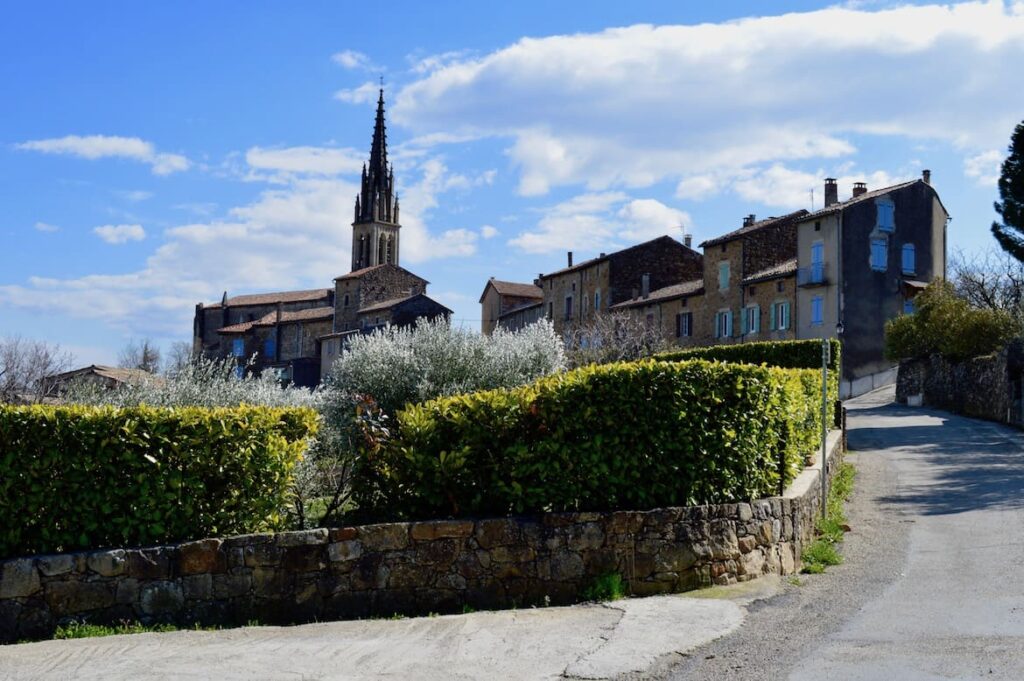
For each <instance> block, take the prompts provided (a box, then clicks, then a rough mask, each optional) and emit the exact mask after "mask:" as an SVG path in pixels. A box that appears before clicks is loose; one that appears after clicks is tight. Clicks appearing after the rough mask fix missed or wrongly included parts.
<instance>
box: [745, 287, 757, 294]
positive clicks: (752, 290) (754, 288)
mask: <svg viewBox="0 0 1024 681" xmlns="http://www.w3.org/2000/svg"><path fill="white" fill-rule="evenodd" d="M747 292H748V293H749V294H750V295H754V294H756V293H757V287H756V286H751V287H750V288H749V289H747Z"/></svg>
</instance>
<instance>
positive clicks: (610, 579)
mask: <svg viewBox="0 0 1024 681" xmlns="http://www.w3.org/2000/svg"><path fill="white" fill-rule="evenodd" d="M625 597H626V584H625V582H623V581H622V575H620V574H619V573H618V572H609V573H606V574H603V575H600V576H599V577H597V578H596V579H595V580H594V581H593V583H591V585H590V586H588V587H587V588H586V589H584V590H583V599H584V600H587V601H617V600H619V599H620V598H625Z"/></svg>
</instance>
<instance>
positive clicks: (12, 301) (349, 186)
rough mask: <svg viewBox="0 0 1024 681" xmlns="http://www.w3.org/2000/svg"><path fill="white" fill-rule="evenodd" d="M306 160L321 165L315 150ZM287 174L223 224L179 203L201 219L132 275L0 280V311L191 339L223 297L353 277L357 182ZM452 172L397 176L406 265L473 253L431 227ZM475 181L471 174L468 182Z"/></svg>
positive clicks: (456, 237)
mask: <svg viewBox="0 0 1024 681" xmlns="http://www.w3.org/2000/svg"><path fill="white" fill-rule="evenodd" d="M270 158H271V160H269V161H268V160H267V157H265V156H261V155H258V154H257V155H254V157H253V161H254V162H255V163H262V164H263V168H262V169H266V170H270V169H272V168H270V166H274V168H276V169H282V168H283V167H285V166H286V167H288V168H291V169H297V168H300V167H301V168H303V169H306V170H311V169H312V170H316V169H323V168H322V167H321V166H318V165H316V163H314V164H312V166H310V165H307V164H305V163H298V162H297V161H296V157H293V156H291V155H288V154H285V155H284V156H283V158H282V157H279V156H271V157H270ZM309 158H311V159H313V160H315V161H316V162H317V163H319V162H320V161H322V160H323V159H322V158H321V157H320V156H319V155H318V154H315V153H314V154H313V155H312V156H311V157H309ZM307 160H309V159H307ZM296 164H297V165H296ZM250 170H253V171H254V170H255V169H253V168H250ZM286 175H287V177H286V178H285V179H284V180H282V184H280V185H274V186H272V187H269V188H267V189H265V190H263V191H262V192H261V193H260V194H259V196H258V197H257V198H256V199H255V200H253V201H251V202H249V203H245V204H242V205H238V206H235V207H234V208H230V209H228V210H227V211H226V212H224V214H223V217H222V218H210V217H207V215H208V214H211V213H213V212H214V211H216V209H217V206H216V204H210V205H207V204H198V205H191V204H185V205H181V206H178V207H179V208H182V209H184V210H188V211H190V212H193V213H196V214H198V216H199V217H200V219H198V220H196V221H194V222H190V223H185V224H179V225H177V226H174V227H171V228H169V229H167V230H166V231H164V232H163V239H162V241H161V242H160V243H159V245H158V246H157V247H156V248H155V250H153V252H152V253H151V254H150V255H149V256H148V257H147V258H146V261H145V264H144V265H143V266H142V267H140V268H139V269H138V270H136V271H134V272H129V273H126V274H102V273H97V274H90V275H86V276H82V277H77V278H72V279H59V278H54V277H31V278H29V279H28V280H27V281H26V282H24V283H21V284H9V285H2V284H0V306H4V305H6V306H13V307H18V308H23V309H31V310H36V311H40V312H45V313H52V314H57V315H62V316H66V317H69V318H89V319H96V320H99V321H102V322H103V323H105V324H108V325H110V326H112V327H114V328H117V329H119V330H122V331H123V332H124V333H126V334H127V335H134V336H151V337H155V338H181V337H182V335H183V334H188V333H189V329H190V328H191V317H192V314H193V310H194V307H195V304H196V303H197V302H199V301H206V302H210V301H215V300H219V299H220V296H221V292H222V291H225V290H227V291H228V292H229V294H239V293H244V292H256V291H266V290H288V289H295V288H315V287H322V286H330V285H331V281H332V279H333V278H334V277H336V276H338V275H339V274H343V273H345V272H348V271H349V267H350V263H351V234H352V230H351V226H350V223H351V220H352V209H353V202H354V200H355V194H356V192H357V191H358V186H357V185H356V183H354V182H351V181H347V180H345V179H341V178H337V177H330V176H326V175H318V174H317V173H316V172H312V171H311V172H309V173H305V174H302V173H298V172H295V173H286ZM450 175H451V174H450V173H449V171H448V169H447V167H446V166H445V165H444V164H443V163H442V162H441V161H439V160H437V159H426V160H417V161H416V162H415V163H412V164H411V165H409V166H408V167H407V168H403V170H402V176H403V177H407V178H409V180H410V182H411V184H410V185H409V186H408V187H407V188H406V189H405V190H404V191H403V193H402V205H401V221H402V252H401V258H402V263H403V264H405V265H408V264H415V263H419V262H423V261H425V260H430V259H434V258H450V257H464V256H468V255H472V254H473V253H475V252H476V245H477V242H478V240H479V238H480V235H479V234H478V233H477V232H476V231H473V230H469V229H465V228H461V227H457V226H455V227H449V228H444V229H440V230H437V229H432V228H431V227H430V226H429V223H430V217H431V212H432V210H433V209H434V208H435V207H436V206H437V204H438V196H439V194H441V193H443V192H445V191H448V190H450V189H451V188H452V187H451V183H450V182H449V178H450ZM476 180H477V178H469V183H470V184H473V183H474V182H476ZM455 184H456V185H459V184H461V183H459V182H456V183H455ZM136 227H137V228H138V230H137V231H136V229H135V228H136ZM96 233H97V234H98V235H99V236H101V237H103V238H107V237H109V238H110V239H113V240H118V239H126V238H134V237H135V236H136V235H144V232H143V231H142V228H141V226H137V225H104V226H103V227H99V228H97V229H96Z"/></svg>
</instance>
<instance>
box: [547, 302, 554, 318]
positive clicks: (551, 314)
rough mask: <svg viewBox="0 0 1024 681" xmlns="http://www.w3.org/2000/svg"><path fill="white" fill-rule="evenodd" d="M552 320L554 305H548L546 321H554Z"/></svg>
mask: <svg viewBox="0 0 1024 681" xmlns="http://www.w3.org/2000/svg"><path fill="white" fill-rule="evenodd" d="M554 318H555V304H554V303H548V319H554Z"/></svg>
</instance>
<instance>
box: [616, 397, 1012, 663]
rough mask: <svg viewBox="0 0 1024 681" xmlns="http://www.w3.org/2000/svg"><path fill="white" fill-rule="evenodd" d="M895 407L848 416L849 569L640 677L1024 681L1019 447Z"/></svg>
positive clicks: (805, 586) (978, 427) (924, 412)
mask: <svg viewBox="0 0 1024 681" xmlns="http://www.w3.org/2000/svg"><path fill="white" fill-rule="evenodd" d="M890 400H891V391H890V392H889V393H875V394H873V395H871V396H868V397H866V398H862V399H860V400H857V401H855V402H853V403H850V404H849V405H848V406H849V408H850V412H849V414H848V417H849V418H848V426H849V428H850V431H849V446H850V450H851V452H850V454H849V455H848V460H849V461H851V462H853V463H854V465H855V466H856V467H857V471H858V476H857V482H856V486H855V492H854V495H853V498H852V500H851V503H850V505H849V507H848V515H849V518H850V525H851V530H852V531H851V532H850V533H849V534H848V535H847V537H846V540H845V542H844V547H843V554H844V558H845V562H844V564H843V565H840V566H837V567H834V568H830V569H829V571H828V572H827V573H825V574H824V575H816V576H801V578H800V585H799V586H797V585H792V584H790V585H787V586H786V588H785V589H784V590H783V591H782V592H781V593H780V594H778V595H777V596H774V597H772V598H770V599H767V600H764V601H760V602H758V603H755V604H753V605H751V606H750V607H749V608H748V610H749V615H748V618H747V621H746V622H745V624H744V625H743V627H742V628H740V629H739V630H738V631H737V632H735V633H734V634H731V635H729V636H726V637H724V638H721V639H719V640H717V641H715V642H713V643H711V644H709V645H707V646H704V647H702V648H699V649H696V650H694V651H691V652H690V653H688V654H686V655H684V656H682V658H681V660H680V661H679V662H678V664H676V665H675V666H674V667H672V668H671V669H669V670H668V671H665V670H662V671H660V672H649V673H646V674H636V675H633V677H632V678H659V679H663V678H668V679H716V680H718V679H782V678H789V679H814V680H820V679H844V680H845V679H900V680H901V681H903V680H907V681H909V680H916V679H1012V680H1014V681H1019V680H1020V679H1024V579H1022V576H1024V540H1022V538H1024V434H1022V433H1021V432H1020V431H1018V430H1013V429H1010V428H1005V427H1002V426H999V425H996V424H992V423H987V422H983V421H975V420H971V419H967V418H963V417H959V416H954V415H951V414H947V413H945V412H939V411H932V410H928V409H911V408H907V407H902V406H898V405H895V404H891V403H889V401H890Z"/></svg>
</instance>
